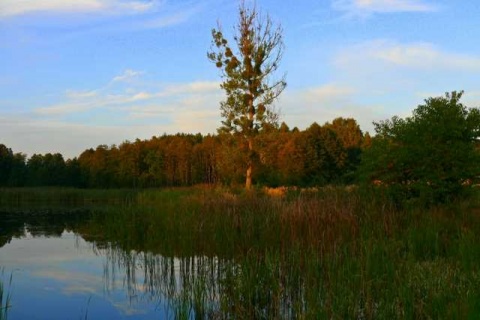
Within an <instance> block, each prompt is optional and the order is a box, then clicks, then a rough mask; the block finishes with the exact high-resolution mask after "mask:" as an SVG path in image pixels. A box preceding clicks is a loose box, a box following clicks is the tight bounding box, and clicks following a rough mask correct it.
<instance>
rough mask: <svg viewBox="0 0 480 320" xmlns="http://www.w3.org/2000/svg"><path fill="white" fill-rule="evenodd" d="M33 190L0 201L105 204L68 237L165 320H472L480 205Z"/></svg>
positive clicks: (338, 193) (339, 192)
mask: <svg viewBox="0 0 480 320" xmlns="http://www.w3.org/2000/svg"><path fill="white" fill-rule="evenodd" d="M4 191H5V192H4ZM35 192H38V193H36V194H35V195H30V194H28V192H27V191H23V190H13V191H11V190H10V191H9V190H1V192H0V199H3V200H1V201H3V202H1V201H0V202H1V203H3V204H4V203H12V202H13V203H17V204H19V203H20V204H19V205H20V206H21V205H22V204H21V203H22V201H24V200H25V201H26V202H27V203H32V202H33V203H35V201H37V200H35V199H38V198H43V199H45V197H46V199H50V200H48V201H46V202H47V203H48V202H50V203H60V204H61V205H67V204H68V203H75V202H77V203H78V204H80V205H90V204H92V203H95V204H97V203H98V204H100V205H99V206H96V207H94V209H93V211H94V213H93V215H92V217H91V218H90V220H89V222H88V223H87V224H83V225H79V226H77V227H76V229H75V230H76V232H78V233H80V234H81V235H82V237H84V238H85V239H86V240H89V241H93V242H95V244H96V247H97V248H98V250H106V252H107V254H106V255H107V260H108V263H107V266H106V268H105V276H104V278H105V287H106V288H107V289H108V288H109V286H112V285H114V284H115V283H116V282H115V281H114V278H115V277H118V276H119V274H118V273H119V270H120V269H121V270H123V271H122V272H124V273H125V274H124V275H123V278H124V282H125V285H126V288H127V289H128V290H127V292H128V294H129V296H131V297H139V296H140V297H142V298H144V299H149V300H158V301H159V303H160V301H163V302H164V303H165V304H166V307H167V309H168V310H170V311H171V312H172V314H171V318H178V319H193V318H196V319H225V318H238V319H384V318H392V319H469V318H470V319H474V318H477V317H478V315H479V314H480V269H479V267H478V266H479V265H480V203H479V200H478V198H472V200H469V201H466V200H464V201H462V202H456V203H451V204H449V205H443V206H442V207H430V208H429V209H424V208H423V207H416V206H415V205H414V204H410V205H408V206H404V207H403V208H401V209H400V208H399V207H398V206H396V205H395V204H394V203H391V202H390V201H389V199H388V197H386V196H385V195H384V194H382V192H381V190H379V191H371V192H366V191H365V190H361V189H358V188H343V187H326V188H320V189H309V190H285V191H282V193H281V195H278V194H277V193H278V192H277V193H275V192H274V193H270V194H269V193H266V192H263V191H262V190H257V191H256V192H248V193H245V192H243V191H242V190H240V189H238V190H232V189H226V188H183V189H163V190H143V191H128V190H117V191H115V190H109V191H101V190H70V189H66V190H60V191H59V190H53V189H52V190H38V191H35ZM62 196H67V198H68V199H71V200H65V203H62V201H63V200H58V199H57V200H56V197H62ZM477 197H478V196H477ZM5 199H7V200H5ZM8 199H10V200H8ZM11 199H13V200H11ZM15 199H16V200H15ZM72 199H76V200H72ZM42 201H44V200H42ZM102 201H104V202H102ZM104 204H107V205H104ZM120 266H122V268H120ZM140 269H141V271H139V270H140ZM140 279H141V280H140ZM111 289H113V288H111ZM2 301H3V300H2ZM3 303H4V302H2V305H3ZM2 310H3V309H2Z"/></svg>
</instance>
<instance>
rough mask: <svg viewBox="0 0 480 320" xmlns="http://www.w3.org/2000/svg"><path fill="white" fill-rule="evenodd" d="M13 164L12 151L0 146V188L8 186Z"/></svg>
mask: <svg viewBox="0 0 480 320" xmlns="http://www.w3.org/2000/svg"><path fill="white" fill-rule="evenodd" d="M12 164H13V152H12V149H10V148H7V146H5V145H4V144H0V186H6V185H7V184H8V181H9V178H10V172H11V170H12Z"/></svg>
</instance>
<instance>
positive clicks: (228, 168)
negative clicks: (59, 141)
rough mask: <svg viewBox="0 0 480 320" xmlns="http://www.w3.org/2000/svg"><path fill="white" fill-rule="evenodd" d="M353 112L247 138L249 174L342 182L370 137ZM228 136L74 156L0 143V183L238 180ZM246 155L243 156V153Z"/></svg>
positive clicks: (263, 179) (278, 182)
mask: <svg viewBox="0 0 480 320" xmlns="http://www.w3.org/2000/svg"><path fill="white" fill-rule="evenodd" d="M370 140H371V139H370V136H369V135H368V133H367V134H363V132H362V131H361V130H360V127H359V126H358V124H357V122H356V121H355V120H354V119H351V118H349V119H344V118H337V119H335V120H333V121H332V122H331V123H330V122H328V123H325V124H324V125H322V126H320V125H318V124H317V123H313V124H312V125H311V126H310V127H308V128H307V129H306V130H298V129H297V128H293V129H290V128H289V127H288V126H287V125H286V124H285V123H282V124H281V125H280V126H279V127H278V128H275V127H272V128H270V129H269V130H265V132H263V133H262V134H260V135H258V136H257V137H256V139H255V144H256V145H257V146H258V149H259V150H260V151H259V152H258V153H257V154H254V155H253V157H254V160H255V163H256V164H257V165H256V166H255V168H256V169H255V172H254V178H255V179H254V181H255V183H256V184H258V185H267V186H273V187H275V186H293V185H295V186H320V185H325V184H330V183H342V184H350V183H353V182H354V181H355V179H356V177H355V173H356V170H357V167H358V165H359V163H360V156H361V153H362V150H363V149H364V148H367V147H368V146H369V144H370ZM238 144H239V143H238V140H237V139H235V137H234V136H233V135H228V134H218V135H202V134H200V133H198V134H183V133H178V134H175V135H167V134H164V135H161V136H155V137H152V138H151V139H148V140H139V139H137V140H135V141H134V142H129V141H125V142H123V143H121V144H120V145H118V146H116V145H112V146H107V145H99V146H97V147H96V148H95V149H94V148H90V149H87V150H85V151H83V152H82V153H81V154H80V155H79V156H78V157H75V158H73V159H65V158H64V157H63V155H62V154H59V153H55V154H51V153H47V154H43V155H42V154H34V155H32V156H31V157H30V158H27V156H26V155H25V154H23V153H20V152H14V151H13V150H11V149H10V148H8V146H5V145H3V144H0V186H2V187H24V186H29V187H33V186H64V187H78V188H149V187H172V186H192V185H197V184H227V185H235V184H240V183H242V182H243V179H244V178H243V176H244V168H245V163H246V161H247V159H245V158H246V156H245V154H246V153H245V152H244V151H243V150H242V149H243V148H244V147H243V146H239V145H238ZM250 156H251V155H250Z"/></svg>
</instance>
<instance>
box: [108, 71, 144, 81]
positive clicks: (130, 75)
mask: <svg viewBox="0 0 480 320" xmlns="http://www.w3.org/2000/svg"><path fill="white" fill-rule="evenodd" d="M143 74H144V72H142V71H136V70H132V69H127V70H125V71H124V72H123V73H122V74H120V75H118V76H116V77H114V78H113V79H112V82H117V81H118V82H121V81H125V82H128V81H131V80H132V79H134V78H137V77H139V76H141V75H143Z"/></svg>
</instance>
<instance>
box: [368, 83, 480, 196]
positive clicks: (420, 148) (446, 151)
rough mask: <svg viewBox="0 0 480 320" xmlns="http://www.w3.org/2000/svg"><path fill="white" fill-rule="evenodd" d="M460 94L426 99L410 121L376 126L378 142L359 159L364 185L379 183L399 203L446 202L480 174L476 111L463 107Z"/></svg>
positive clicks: (396, 119) (479, 128) (479, 126)
mask: <svg viewBox="0 0 480 320" xmlns="http://www.w3.org/2000/svg"><path fill="white" fill-rule="evenodd" d="M462 95H463V91H462V92H452V93H446V94H445V96H441V97H435V98H428V99H426V100H425V104H422V105H419V106H418V107H417V108H416V109H415V110H414V111H413V114H412V116H411V117H407V118H405V119H402V118H399V117H393V118H391V119H389V120H385V121H380V122H378V123H374V125H375V131H376V133H377V136H376V137H375V138H374V139H373V141H372V146H371V147H370V148H368V149H367V150H366V151H365V152H364V154H363V159H362V171H363V172H364V179H365V180H366V181H367V182H368V181H370V182H371V181H373V180H379V181H382V183H384V184H388V185H390V188H389V189H390V190H391V191H392V192H395V193H396V195H395V196H396V197H400V198H401V199H412V198H420V199H422V200H423V201H425V202H426V203H439V202H448V201H450V200H453V199H454V198H456V197H458V196H460V195H461V194H462V192H463V191H464V189H465V188H463V187H462V184H468V182H469V181H473V180H474V179H475V178H477V177H478V175H479V174H480V157H479V153H478V151H477V150H476V146H477V144H478V139H479V137H480V110H479V109H476V108H472V109H468V108H467V107H465V106H464V105H463V104H462V103H461V102H460V99H461V97H462Z"/></svg>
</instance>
